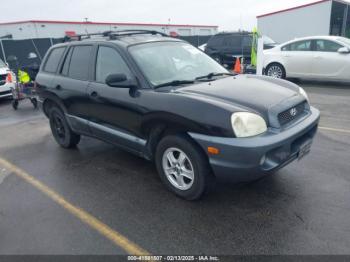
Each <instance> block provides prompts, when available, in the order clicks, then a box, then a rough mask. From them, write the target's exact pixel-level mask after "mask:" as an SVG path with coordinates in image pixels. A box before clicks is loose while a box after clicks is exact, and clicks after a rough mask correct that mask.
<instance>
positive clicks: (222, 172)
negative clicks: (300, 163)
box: [189, 107, 320, 182]
mask: <svg viewBox="0 0 350 262" xmlns="http://www.w3.org/2000/svg"><path fill="white" fill-rule="evenodd" d="M319 119H320V112H319V111H318V110H317V109H315V108H313V107H311V114H309V115H308V116H307V117H306V118H304V119H301V120H300V121H298V122H297V123H295V124H294V125H293V126H292V127H290V128H288V129H285V130H282V131H281V130H273V129H271V130H269V131H268V132H266V133H265V134H263V135H261V136H257V137H252V138H223V137H212V136H206V135H201V134H194V133H189V135H190V136H191V137H192V138H193V139H194V140H195V141H197V143H198V144H199V145H200V146H201V147H202V148H203V149H204V150H205V152H207V148H208V147H215V148H218V149H219V150H220V153H219V154H218V155H208V158H209V162H210V165H211V167H212V170H213V172H214V174H215V176H216V177H217V178H218V179H220V180H229V181H234V182H246V181H252V180H254V179H257V178H259V177H261V176H263V175H264V174H266V173H269V172H272V171H276V170H278V169H279V168H282V167H284V166H285V165H287V164H289V163H290V162H292V161H294V160H295V159H297V158H298V155H299V152H300V149H301V146H302V145H304V144H305V142H309V141H310V142H311V141H312V139H313V137H314V136H315V134H316V131H317V126H318V122H319Z"/></svg>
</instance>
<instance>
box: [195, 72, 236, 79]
mask: <svg viewBox="0 0 350 262" xmlns="http://www.w3.org/2000/svg"><path fill="white" fill-rule="evenodd" d="M226 75H227V76H234V75H235V74H233V73H209V74H207V75H204V76H199V77H196V80H200V79H212V78H213V77H216V76H226Z"/></svg>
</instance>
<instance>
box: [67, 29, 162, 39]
mask: <svg viewBox="0 0 350 262" xmlns="http://www.w3.org/2000/svg"><path fill="white" fill-rule="evenodd" d="M143 34H151V35H161V36H169V35H167V34H165V33H162V32H158V31H154V30H119V31H105V32H102V33H91V34H89V33H87V34H80V35H75V36H66V37H65V42H69V41H82V40H85V39H91V37H92V36H102V37H109V39H111V40H114V39H117V38H118V37H120V36H131V35H143Z"/></svg>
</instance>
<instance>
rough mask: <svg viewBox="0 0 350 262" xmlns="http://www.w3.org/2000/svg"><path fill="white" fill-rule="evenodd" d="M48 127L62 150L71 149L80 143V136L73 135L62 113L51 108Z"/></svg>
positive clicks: (55, 108) (57, 109)
mask: <svg viewBox="0 0 350 262" xmlns="http://www.w3.org/2000/svg"><path fill="white" fill-rule="evenodd" d="M50 127H51V132H52V135H53V136H54V138H55V140H56V142H57V143H58V144H59V145H60V146H61V147H63V148H73V147H75V146H76V145H77V144H78V143H79V141H80V135H78V134H76V133H74V132H73V131H72V130H71V129H70V127H69V125H68V123H67V120H66V118H65V116H64V114H63V113H62V111H61V110H60V109H59V108H57V107H53V108H52V109H51V110H50Z"/></svg>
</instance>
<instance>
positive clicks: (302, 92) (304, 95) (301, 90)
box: [299, 87, 309, 101]
mask: <svg viewBox="0 0 350 262" xmlns="http://www.w3.org/2000/svg"><path fill="white" fill-rule="evenodd" d="M299 94H301V95H302V96H303V97H305V99H306V100H307V101H309V97H308V96H307V94H306V92H305V90H304V89H303V88H301V87H299Z"/></svg>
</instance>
